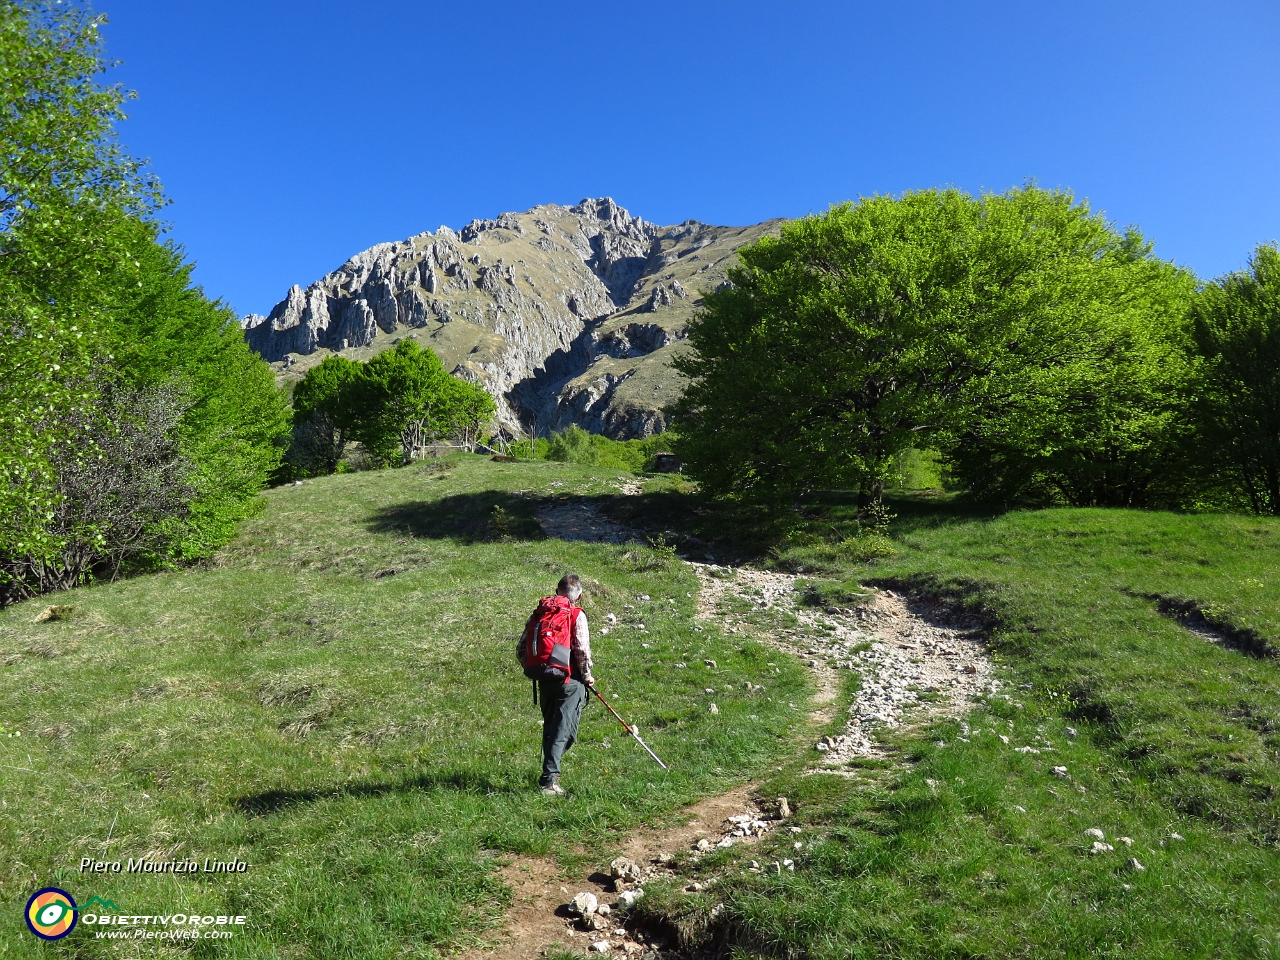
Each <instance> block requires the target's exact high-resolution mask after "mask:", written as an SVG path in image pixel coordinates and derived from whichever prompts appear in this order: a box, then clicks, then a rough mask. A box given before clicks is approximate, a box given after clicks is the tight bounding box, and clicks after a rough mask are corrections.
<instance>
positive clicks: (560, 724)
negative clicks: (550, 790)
mask: <svg viewBox="0 0 1280 960" xmlns="http://www.w3.org/2000/svg"><path fill="white" fill-rule="evenodd" d="M586 702H587V687H586V685H585V684H583V683H581V682H579V681H577V680H570V681H569V682H568V683H565V682H564V681H563V680H539V681H538V704H539V706H541V707H542V779H540V780H539V781H538V784H539V785H540V786H543V787H549V786H551V784H553V783H555V782H556V780H558V779H559V778H560V761H561V759H562V758H563V757H564V753H565V751H566V750H568V749H569V748H570V747H572V746H573V742H574V741H575V740H576V739H578V720H579V719H580V718H581V717H582V708H583V706H585V705H586Z"/></svg>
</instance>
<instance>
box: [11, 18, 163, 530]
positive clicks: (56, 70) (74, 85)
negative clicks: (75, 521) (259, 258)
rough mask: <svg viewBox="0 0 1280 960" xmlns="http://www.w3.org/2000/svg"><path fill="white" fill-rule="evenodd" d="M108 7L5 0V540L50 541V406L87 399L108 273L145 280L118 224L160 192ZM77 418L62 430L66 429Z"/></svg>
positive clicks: (115, 278)
mask: <svg viewBox="0 0 1280 960" xmlns="http://www.w3.org/2000/svg"><path fill="white" fill-rule="evenodd" d="M97 27H98V18H97V17H96V16H95V15H93V14H92V13H91V12H90V11H89V10H88V9H87V8H86V7H84V6H82V5H80V4H76V3H59V4H52V3H37V2H16V0H4V2H0V143H3V144H4V149H3V150H2V151H0V551H3V552H10V551H14V550H17V551H21V552H24V553H30V554H41V553H47V552H48V551H50V550H52V549H54V546H55V545H54V543H53V537H52V535H51V534H50V533H49V532H48V531H47V530H45V528H44V523H45V521H46V520H47V518H48V516H49V514H50V512H51V511H52V510H53V509H54V507H55V500H56V493H55V492H54V477H53V473H52V469H51V466H50V463H49V453H50V451H51V449H52V447H53V446H54V445H55V444H56V443H57V442H59V432H58V430H57V428H56V427H53V428H51V427H50V425H49V421H50V419H51V418H50V416H49V414H50V411H51V410H63V409H67V408H69V407H75V406H77V405H80V404H83V403H84V402H85V401H86V399H87V398H85V397H83V396H80V395H79V394H77V392H76V389H75V388H74V387H73V386H72V384H79V383H83V382H85V380H86V378H87V377H88V374H89V369H90V364H91V361H92V354H93V347H92V346H91V345H93V344H95V343H96V334H97V332H98V327H99V323H100V321H101V320H102V313H103V309H102V305H101V304H100V302H99V297H98V291H99V288H100V286H101V285H102V284H103V283H104V282H107V283H112V282H114V283H124V282H130V281H134V282H136V280H137V277H136V275H135V271H136V264H135V263H134V261H133V259H132V258H131V257H129V256H128V253H127V251H126V250H125V249H123V247H124V245H123V244H122V243H121V242H120V237H119V234H118V231H117V229H116V228H117V226H118V225H119V224H120V222H121V221H122V220H126V219H129V218H131V217H136V216H139V215H143V214H145V213H147V212H148V211H150V210H151V209H153V208H154V206H155V204H157V203H158V202H159V194H158V191H157V188H156V186H155V184H154V182H153V181H152V180H151V179H150V178H148V177H147V176H145V175H144V174H143V173H142V171H141V167H140V165H139V164H138V163H137V162H136V161H134V160H132V159H131V158H129V157H127V156H125V155H124V154H123V153H122V152H121V150H120V148H119V145H118V143H117V142H116V140H115V136H114V133H113V130H112V123H113V122H114V121H115V120H117V119H119V118H120V117H122V116H123V113H122V111H121V105H122V103H123V102H124V100H125V98H126V94H125V93H124V92H123V91H121V90H120V89H119V88H118V87H108V88H101V87H98V86H97V85H96V84H95V83H94V81H93V77H95V76H96V75H97V74H98V73H100V72H102V71H103V70H104V69H105V68H106V67H107V65H108V64H107V62H106V60H105V59H104V57H103V49H102V41H101V39H100V37H99V35H98V30H97ZM69 432H70V429H69V428H67V429H64V430H63V431H62V432H61V438H62V439H64V440H65V438H66V437H67V436H68V435H69Z"/></svg>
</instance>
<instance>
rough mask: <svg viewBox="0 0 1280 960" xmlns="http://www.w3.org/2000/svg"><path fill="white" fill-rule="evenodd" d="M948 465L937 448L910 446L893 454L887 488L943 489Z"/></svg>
mask: <svg viewBox="0 0 1280 960" xmlns="http://www.w3.org/2000/svg"><path fill="white" fill-rule="evenodd" d="M947 473H948V471H947V465H946V463H945V462H944V461H943V459H942V455H941V454H940V453H939V452H938V451H937V450H917V449H916V448H915V447H908V448H907V449H905V450H900V451H898V452H897V453H896V454H894V456H893V460H892V462H891V463H890V469H889V473H888V477H887V482H886V484H885V488H886V489H889V490H941V489H943V486H944V484H945V480H946V476H947Z"/></svg>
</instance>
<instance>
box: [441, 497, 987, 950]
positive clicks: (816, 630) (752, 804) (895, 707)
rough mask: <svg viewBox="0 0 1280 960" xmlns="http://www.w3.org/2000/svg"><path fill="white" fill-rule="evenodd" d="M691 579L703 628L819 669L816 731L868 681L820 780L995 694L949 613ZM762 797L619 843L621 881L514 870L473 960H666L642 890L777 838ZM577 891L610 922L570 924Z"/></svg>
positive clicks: (886, 595)
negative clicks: (779, 615) (640, 925)
mask: <svg viewBox="0 0 1280 960" xmlns="http://www.w3.org/2000/svg"><path fill="white" fill-rule="evenodd" d="M538 521H539V523H540V524H541V525H542V528H543V530H544V531H545V532H546V534H547V536H549V537H554V538H559V539H564V540H586V541H591V542H597V543H629V542H643V537H641V536H640V535H639V534H637V533H636V532H635V531H633V530H630V529H629V528H627V527H624V526H622V525H621V524H618V523H616V522H614V521H612V520H609V519H607V518H606V517H604V516H603V515H602V514H601V513H600V512H599V511H598V510H597V509H596V508H595V507H594V506H593V505H591V504H589V503H586V502H567V503H561V504H556V505H554V506H551V507H548V508H546V509H544V510H542V511H541V512H540V513H539V514H538ZM690 567H691V569H692V571H693V572H694V573H695V574H696V575H697V577H698V583H699V586H700V589H699V592H698V601H697V616H698V617H699V619H702V620H706V621H714V622H716V623H717V624H718V625H719V626H720V628H721V629H723V630H725V631H726V632H728V633H730V634H736V633H741V634H744V635H750V636H752V637H753V638H755V639H757V640H760V641H763V642H766V643H770V644H772V645H773V646H775V647H777V648H778V649H779V650H782V651H785V652H787V653H791V654H795V655H797V656H799V657H801V658H802V659H803V660H804V662H805V663H806V664H807V665H808V666H809V668H810V669H811V670H812V671H813V673H814V678H815V681H816V686H817V691H816V695H815V696H814V700H813V705H812V710H811V711H810V718H811V720H812V721H813V722H814V724H815V725H817V726H830V725H831V724H832V722H833V721H835V720H836V719H837V717H836V711H837V706H836V704H837V702H838V700H839V697H840V692H841V688H842V684H841V682H840V681H841V673H842V671H846V670H856V671H857V672H858V673H859V675H860V676H861V678H862V682H861V685H860V688H859V689H858V691H857V692H856V693H855V694H854V696H853V700H852V703H851V705H850V707H849V708H848V710H847V711H846V712H845V713H844V716H843V724H842V727H841V730H840V732H839V733H837V734H835V735H830V736H826V737H824V738H822V740H820V741H818V742H817V743H815V744H814V749H815V753H816V757H815V760H814V764H813V766H812V767H811V772H814V773H834V774H838V775H843V776H858V775H859V771H858V770H857V769H856V768H852V767H850V761H856V760H858V759H860V758H880V757H886V756H889V755H890V754H891V752H892V751H890V750H889V749H888V748H887V747H885V745H884V744H883V743H882V742H881V740H880V738H879V736H878V733H879V732H880V731H882V730H887V729H897V728H901V727H908V728H910V727H913V726H917V725H920V724H923V723H926V722H928V721H930V720H933V719H935V718H937V717H939V716H945V715H958V714H961V713H963V712H965V711H966V710H967V709H968V708H969V706H970V705H971V704H972V703H973V702H974V700H975V699H976V698H977V697H978V696H979V695H981V694H983V693H989V692H994V691H996V690H997V689H998V688H999V680H997V679H996V678H995V676H994V674H993V668H992V664H991V659H990V657H989V655H988V653H987V651H986V648H985V646H984V645H983V643H982V634H981V630H980V625H979V624H978V623H976V622H965V621H956V620H954V619H952V618H951V617H950V615H949V613H948V612H947V611H946V610H945V609H944V608H942V607H940V606H933V605H930V604H928V603H926V602H924V601H920V600H914V599H912V598H909V597H905V596H902V595H899V594H897V593H895V592H893V591H890V590H882V591H875V592H874V594H873V598H872V600H871V602H869V603H867V604H864V605H862V606H860V607H858V608H856V609H837V608H831V607H828V608H825V609H820V608H817V607H812V606H807V605H805V604H804V603H803V602H801V601H802V598H801V596H800V594H799V593H798V591H797V590H796V588H795V580H794V578H793V577H791V576H789V575H787V574H782V573H774V572H770V571H765V570H753V569H750V568H747V567H721V566H717V565H715V564H702V563H691V564H690ZM744 601H745V602H747V603H749V604H751V609H760V610H769V609H774V608H779V609H781V610H783V611H785V612H787V613H789V614H791V615H793V616H794V618H795V621H796V626H795V627H786V628H776V629H770V630H764V631H762V630H759V629H757V628H756V627H755V626H754V625H753V624H751V623H749V622H748V619H747V617H746V616H745V615H744V614H743V613H742V612H741V611H742V609H743V602H744ZM757 792H758V785H756V784H746V785H744V786H741V787H737V788H735V789H734V790H731V791H729V792H728V793H724V794H721V795H719V796H716V797H709V798H707V799H706V800H703V801H701V802H700V803H697V804H695V805H694V806H692V807H689V808H687V809H686V810H685V811H683V813H684V816H683V817H682V818H681V822H680V824H679V825H678V826H675V827H670V828H666V829H655V828H647V827H646V828H641V829H640V830H638V831H636V832H635V833H634V834H632V835H631V836H630V837H628V838H627V839H626V840H624V841H623V843H622V844H621V848H620V851H619V853H620V859H618V860H615V861H614V863H613V865H612V866H613V867H614V869H612V870H611V871H610V872H611V873H612V874H615V876H611V875H608V874H605V873H603V872H596V873H593V874H591V875H590V876H589V877H573V876H567V875H565V874H564V873H563V872H562V871H561V869H560V867H559V866H558V865H556V864H555V863H554V862H553V861H550V860H546V859H540V858H535V857H513V858H511V859H509V860H508V861H507V863H506V865H505V866H504V867H503V868H502V875H503V877H504V879H505V880H506V881H507V883H509V884H510V885H511V888H512V890H513V891H514V903H513V906H512V909H511V911H510V912H509V914H508V922H507V924H506V925H505V927H504V929H503V930H502V931H501V933H500V935H499V937H498V938H497V940H496V941H495V942H494V943H492V944H491V945H490V946H489V947H487V948H485V949H477V950H472V951H469V952H468V953H467V954H465V955H464V956H465V958H466V960H480V958H488V960H532V958H536V957H540V956H542V955H544V954H545V953H546V952H548V949H549V948H554V947H556V946H558V947H559V948H561V949H567V950H569V951H571V952H574V953H580V952H583V951H589V952H591V953H593V954H608V955H614V956H617V955H624V956H633V957H635V958H636V960H657V958H658V957H659V956H660V954H661V953H662V952H663V951H664V949H665V948H667V947H668V946H669V945H668V944H667V943H666V942H665V941H664V940H663V938H662V937H661V936H659V935H655V934H652V933H649V932H647V931H644V930H640V929H635V928H634V927H633V926H629V925H628V924H627V923H626V909H627V906H628V901H629V900H631V899H632V898H634V897H635V896H636V895H637V894H639V895H641V896H642V895H643V892H642V891H643V884H644V883H645V882H646V881H647V880H649V879H651V878H653V877H656V876H670V875H672V869H671V860H672V858H673V855H674V854H675V853H676V852H678V851H691V852H692V854H693V855H694V856H697V855H699V854H701V853H703V852H706V851H709V850H713V849H715V848H716V847H721V846H731V845H734V844H740V843H744V844H749V843H752V842H754V841H755V840H757V839H758V838H759V837H760V836H762V835H763V834H765V833H767V832H769V831H770V830H772V829H775V828H777V827H778V826H779V824H780V823H781V821H782V820H783V819H785V817H786V816H788V815H789V811H788V810H787V807H786V803H785V801H784V800H783V799H782V798H778V799H777V800H769V801H762V800H761V799H760V798H758V797H757ZM774 868H775V869H782V868H783V867H782V865H774ZM617 874H620V875H617ZM579 893H591V894H593V895H594V896H595V897H596V900H597V903H598V904H600V905H603V906H604V907H606V908H607V911H605V910H604V909H601V908H600V907H597V908H596V909H595V910H594V911H589V912H588V915H587V916H586V917H581V916H575V915H574V913H573V911H572V909H571V908H570V906H569V904H570V902H571V901H572V900H573V898H574V897H575V896H576V895H577V894H579Z"/></svg>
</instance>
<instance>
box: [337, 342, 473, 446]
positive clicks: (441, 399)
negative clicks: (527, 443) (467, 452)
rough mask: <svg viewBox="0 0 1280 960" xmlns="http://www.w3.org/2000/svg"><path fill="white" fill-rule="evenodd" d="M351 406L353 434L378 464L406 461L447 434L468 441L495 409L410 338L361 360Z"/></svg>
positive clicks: (433, 353)
mask: <svg viewBox="0 0 1280 960" xmlns="http://www.w3.org/2000/svg"><path fill="white" fill-rule="evenodd" d="M354 404H355V406H356V408H358V414H357V417H356V424H355V430H354V434H355V436H356V438H357V439H358V440H359V441H360V442H361V443H362V444H363V445H364V446H365V448H366V449H367V450H369V451H370V452H371V453H372V454H373V455H374V456H375V457H376V458H377V459H379V460H381V461H383V462H384V463H390V462H392V461H394V460H395V459H397V458H398V459H401V460H402V461H403V462H405V463H408V462H409V461H410V460H411V459H412V458H413V456H414V453H415V451H416V450H418V449H419V448H421V447H424V446H426V445H427V444H429V443H433V442H435V441H437V440H439V439H440V438H442V437H446V436H450V435H453V436H457V437H458V438H459V439H461V440H462V442H463V443H467V444H469V443H471V442H473V441H474V440H475V439H476V438H477V437H478V436H479V433H480V431H481V430H482V429H483V428H484V427H485V426H486V425H487V424H488V423H489V422H490V421H491V420H492V419H493V415H494V413H495V411H496V409H497V408H496V406H495V404H494V402H493V398H492V397H491V396H489V394H488V392H487V391H486V390H485V389H484V388H483V387H481V386H480V385H479V384H475V383H471V382H469V381H466V380H460V379H458V378H456V377H451V376H449V374H448V373H447V372H446V371H445V369H444V364H443V363H441V361H440V358H439V357H438V356H437V355H436V354H435V352H434V351H431V350H424V349H422V347H420V346H418V344H417V343H415V342H414V341H412V340H402V341H400V343H398V344H397V345H396V348H395V349H394V350H387V351H384V352H382V353H380V354H378V355H377V356H375V357H373V358H372V359H371V360H369V362H368V363H366V364H364V370H363V375H362V376H361V378H360V379H359V381H358V382H357V385H356V387H355V401H354Z"/></svg>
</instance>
